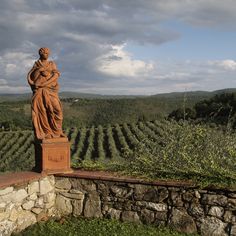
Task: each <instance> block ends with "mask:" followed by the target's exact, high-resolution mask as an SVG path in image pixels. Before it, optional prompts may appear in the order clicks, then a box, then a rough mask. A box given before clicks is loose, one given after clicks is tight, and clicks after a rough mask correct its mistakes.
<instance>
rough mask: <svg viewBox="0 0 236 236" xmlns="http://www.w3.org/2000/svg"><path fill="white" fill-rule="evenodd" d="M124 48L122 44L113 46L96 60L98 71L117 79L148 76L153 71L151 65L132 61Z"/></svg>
mask: <svg viewBox="0 0 236 236" xmlns="http://www.w3.org/2000/svg"><path fill="white" fill-rule="evenodd" d="M124 47H125V45H124V44H123V45H114V46H112V50H111V51H110V52H109V53H108V54H106V55H103V56H101V57H100V58H98V59H97V69H98V71H100V72H102V73H104V74H107V75H110V76H117V77H122V76H124V77H139V76H148V75H149V74H150V73H151V72H152V71H153V69H154V65H153V63H151V62H145V61H142V60H137V59H133V58H132V56H131V55H130V53H128V52H127V51H125V50H124Z"/></svg>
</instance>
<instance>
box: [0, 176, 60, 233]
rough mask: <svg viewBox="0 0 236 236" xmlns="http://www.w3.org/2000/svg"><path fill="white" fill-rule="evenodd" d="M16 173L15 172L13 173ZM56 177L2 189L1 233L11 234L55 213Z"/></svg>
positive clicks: (0, 194)
mask: <svg viewBox="0 0 236 236" xmlns="http://www.w3.org/2000/svg"><path fill="white" fill-rule="evenodd" d="M12 175H14V174H12ZM54 185H55V178H54V176H50V177H49V176H48V177H44V178H40V179H38V180H34V181H29V182H26V183H24V184H21V185H16V186H14V185H13V186H9V187H5V188H1V189H0V235H1V236H6V235H11V233H12V232H19V231H21V230H23V229H25V228H26V227H28V226H30V225H32V224H34V223H36V222H37V221H40V220H46V219H48V217H50V216H53V215H54V214H55V212H56V211H55V196H56V195H55V187H54Z"/></svg>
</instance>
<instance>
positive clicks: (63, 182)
mask: <svg viewBox="0 0 236 236" xmlns="http://www.w3.org/2000/svg"><path fill="white" fill-rule="evenodd" d="M55 187H56V196H57V197H56V208H57V209H58V210H59V212H60V214H61V215H69V214H73V215H74V216H84V217H98V218H103V217H104V218H111V219H117V220H122V221H130V222H136V223H145V224H154V225H169V226H171V227H173V228H175V229H176V230H178V231H180V232H186V233H194V232H198V233H200V234H201V235H203V236H228V235H231V236H236V192H233V191H229V190H224V191H222V190H207V189H205V190H200V189H197V188H194V187H173V186H157V185H149V184H139V183H137V184H134V183H128V182H127V183H125V182H116V181H107V180H105V181H104V180H90V179H80V178H65V177H56V184H55Z"/></svg>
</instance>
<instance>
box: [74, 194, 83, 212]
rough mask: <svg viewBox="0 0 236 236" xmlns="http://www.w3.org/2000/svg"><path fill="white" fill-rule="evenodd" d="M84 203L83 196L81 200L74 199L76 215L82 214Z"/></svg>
mask: <svg viewBox="0 0 236 236" xmlns="http://www.w3.org/2000/svg"><path fill="white" fill-rule="evenodd" d="M83 205H84V198H81V199H80V200H72V206H73V215H74V216H81V214H82V212H83Z"/></svg>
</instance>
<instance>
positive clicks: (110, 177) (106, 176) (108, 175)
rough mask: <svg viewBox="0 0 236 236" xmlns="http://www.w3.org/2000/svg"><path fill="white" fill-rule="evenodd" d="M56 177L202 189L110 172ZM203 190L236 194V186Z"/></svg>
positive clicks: (80, 172)
mask: <svg viewBox="0 0 236 236" xmlns="http://www.w3.org/2000/svg"><path fill="white" fill-rule="evenodd" d="M54 176H55V177H70V178H80V179H91V180H105V181H112V182H125V183H131V184H145V185H154V186H166V187H183V188H201V186H200V185H198V184H196V183H195V182H194V181H191V180H155V181H152V180H146V179H142V178H137V177H131V176H124V175H121V174H120V173H117V172H109V171H95V170H92V171H89V170H80V169H74V172H72V173H65V174H55V175H54ZM201 189H202V190H213V191H228V192H236V186H235V187H234V188H224V187H219V186H214V185H209V186H207V187H205V188H201Z"/></svg>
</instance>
